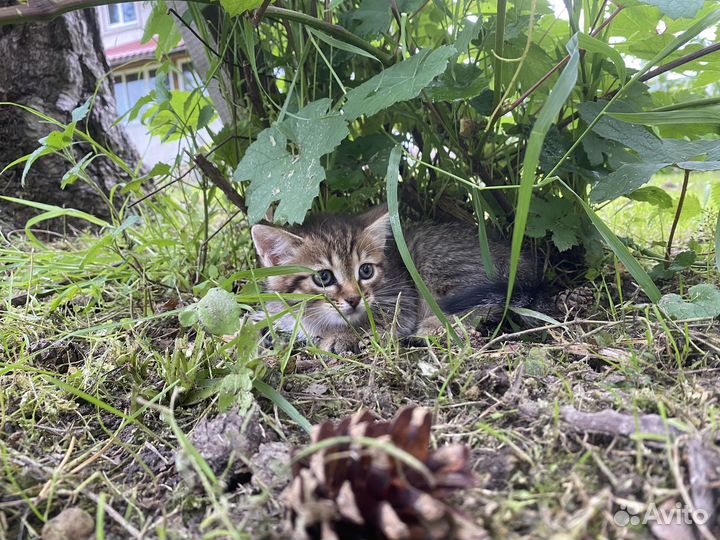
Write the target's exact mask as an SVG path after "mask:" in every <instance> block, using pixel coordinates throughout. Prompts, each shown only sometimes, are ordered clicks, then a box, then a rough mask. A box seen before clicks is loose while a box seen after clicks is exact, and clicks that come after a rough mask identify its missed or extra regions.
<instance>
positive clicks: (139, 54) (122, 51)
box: [105, 39, 157, 65]
mask: <svg viewBox="0 0 720 540" xmlns="http://www.w3.org/2000/svg"><path fill="white" fill-rule="evenodd" d="M156 48H157V41H155V40H154V39H151V40H150V41H148V42H147V43H140V42H139V41H137V42H134V43H126V44H125V45H119V46H117V47H110V48H109V49H105V57H106V58H107V61H108V64H112V65H116V64H122V63H123V62H127V61H128V60H140V59H144V58H152V57H153V56H154V55H155V49H156Z"/></svg>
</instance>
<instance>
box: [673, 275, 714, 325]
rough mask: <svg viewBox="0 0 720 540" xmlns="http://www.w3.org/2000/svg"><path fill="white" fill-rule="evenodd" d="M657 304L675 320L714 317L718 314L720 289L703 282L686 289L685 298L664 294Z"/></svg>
mask: <svg viewBox="0 0 720 540" xmlns="http://www.w3.org/2000/svg"><path fill="white" fill-rule="evenodd" d="M659 305H660V308H662V310H663V311H664V312H665V314H666V315H667V316H668V317H670V318H671V319H675V320H685V319H698V318H714V317H717V316H718V315H720V291H719V290H718V289H717V287H715V285H711V284H709V283H703V284H701V285H695V286H693V287H690V289H688V299H687V300H685V299H683V297H682V296H680V295H679V294H666V295H665V296H663V297H662V298H661V299H660V302H659Z"/></svg>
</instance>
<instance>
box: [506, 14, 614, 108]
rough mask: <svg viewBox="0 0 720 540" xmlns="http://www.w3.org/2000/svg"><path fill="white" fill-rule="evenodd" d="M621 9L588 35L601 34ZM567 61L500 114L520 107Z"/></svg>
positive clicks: (557, 66)
mask: <svg viewBox="0 0 720 540" xmlns="http://www.w3.org/2000/svg"><path fill="white" fill-rule="evenodd" d="M623 9H625V8H624V7H622V6H621V7H619V8H618V9H617V10H615V11H614V12H613V13H612V15H610V16H609V17H608V18H607V19H606V20H605V21H604V22H603V23H602V24H601V25H600V26H599V27H598V28H597V29H595V30H593V31H592V33H591V34H590V35H591V36H592V37H595V36H597V35H598V34H599V33H600V32H602V31H603V30H604V29H605V28H607V26H608V25H609V24H610V23H611V22H612V20H613V19H614V18H615V17H617V16H618V15H619V14H620V12H621V11H622V10H623ZM569 60H570V55H567V56H566V57H565V58H563V59H562V60H560V62H558V63H557V64H555V66H554V67H553V68H552V69H551V70H550V71H548V72H547V73H546V74H545V75H543V76H542V78H541V79H540V80H539V81H538V82H536V83H535V84H533V85H532V86H531V87H530V88H529V89H528V91H527V92H525V93H524V94H523V95H522V96H520V97H519V98H518V99H517V100H515V101H514V102H513V103H512V104H511V105H509V106H508V107H507V109H505V110H503V111H502V114H503V115H504V114H507V113H509V112H511V111H514V110H515V109H517V108H518V107H519V106H520V105H522V104H523V103H524V102H525V100H527V99H528V98H529V97H530V96H532V95H533V94H534V93H535V92H536V91H537V89H538V88H540V87H541V86H542V85H543V84H545V83H546V82H547V80H548V79H549V78H550V77H552V76H553V74H555V73H556V72H557V71H558V70H560V69H561V68H562V67H563V66H564V65H565V64H567V63H568V61H569ZM501 116H502V115H501Z"/></svg>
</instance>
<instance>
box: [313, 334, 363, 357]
mask: <svg viewBox="0 0 720 540" xmlns="http://www.w3.org/2000/svg"><path fill="white" fill-rule="evenodd" d="M318 347H319V348H321V349H322V350H323V351H327V352H330V353H333V354H343V353H357V352H360V343H359V341H358V339H357V338H356V337H355V336H346V335H339V336H326V337H323V338H321V339H320V341H319V342H318Z"/></svg>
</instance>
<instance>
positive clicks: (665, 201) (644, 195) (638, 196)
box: [625, 186, 673, 208]
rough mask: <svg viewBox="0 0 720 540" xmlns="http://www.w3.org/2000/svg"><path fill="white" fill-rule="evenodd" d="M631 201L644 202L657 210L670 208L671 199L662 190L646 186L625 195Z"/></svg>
mask: <svg viewBox="0 0 720 540" xmlns="http://www.w3.org/2000/svg"><path fill="white" fill-rule="evenodd" d="M625 196H626V197H627V198H628V199H632V200H633V201H639V202H646V203H649V204H652V205H653V206H657V207H659V208H672V205H673V199H672V197H671V196H670V195H669V194H668V193H667V191H665V190H664V189H662V188H659V187H657V186H646V187H642V188H640V189H636V190H635V191H633V192H632V193H629V194H627V195H625Z"/></svg>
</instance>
